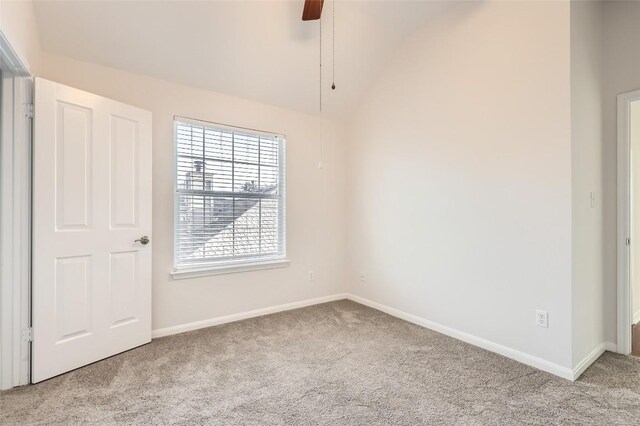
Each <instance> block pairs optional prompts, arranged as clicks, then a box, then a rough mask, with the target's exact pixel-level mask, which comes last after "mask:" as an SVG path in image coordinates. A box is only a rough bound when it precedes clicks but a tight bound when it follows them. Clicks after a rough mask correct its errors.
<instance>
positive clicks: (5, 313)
mask: <svg viewBox="0 0 640 426" xmlns="http://www.w3.org/2000/svg"><path fill="white" fill-rule="evenodd" d="M0 69H1V70H2V79H1V80H0V81H1V84H2V96H0V102H2V108H0V110H1V112H0V115H1V117H0V118H1V119H2V134H0V199H1V201H2V202H1V203H0V204H1V208H0V255H1V258H2V264H1V266H0V348H1V349H0V389H9V388H11V387H14V386H20V385H26V384H28V383H29V382H30V368H31V353H30V348H31V345H30V342H29V327H30V324H31V312H30V305H31V278H30V275H31V263H30V260H31V259H30V258H31V247H30V246H31V118H30V115H31V112H30V109H29V108H28V106H29V105H30V104H31V94H32V80H31V78H30V77H31V76H30V73H29V71H28V70H27V68H26V66H25V65H24V63H23V62H22V61H21V60H20V58H19V57H18V55H17V54H16V52H15V50H13V48H12V47H11V45H10V43H9V41H8V40H7V38H6V37H5V35H4V34H3V33H2V31H0Z"/></svg>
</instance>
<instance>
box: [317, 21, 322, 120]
mask: <svg viewBox="0 0 640 426" xmlns="http://www.w3.org/2000/svg"><path fill="white" fill-rule="evenodd" d="M318 25H320V49H319V51H320V58H319V61H318V62H319V63H320V92H319V93H320V96H319V100H320V113H322V18H320V19H318Z"/></svg>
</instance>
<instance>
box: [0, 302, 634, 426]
mask: <svg viewBox="0 0 640 426" xmlns="http://www.w3.org/2000/svg"><path fill="white" fill-rule="evenodd" d="M0 403H1V406H0V408H1V411H2V414H1V417H0V420H1V423H2V425H10V424H56V425H62V424H86V423H94V424H114V423H126V424H148V425H153V424H220V425H236V424H237V425H259V424H268V425H272V424H274V425H279V424H297V425H318V424H334V425H351V424H354V425H374V424H375V425H377V424H394V425H398V424H403V425H418V424H430V425H433V424H457V425H476V424H492V425H496V424H509V425H512V424H544V425H549V424H562V425H567V424H575V425H591V424H593V425H605V424H607V425H610V424H616V425H638V424H640V359H638V358H634V357H623V356H618V355H614V354H609V353H607V354H605V355H604V356H602V357H601V358H600V359H599V360H598V361H597V362H596V363H595V364H594V365H593V366H592V367H591V368H589V369H588V370H587V371H586V372H585V373H584V375H583V376H582V378H581V379H580V380H579V381H578V382H576V383H570V382H569V381H566V380H563V379H559V378H556V377H554V376H552V375H549V374H546V373H543V372H541V371H538V370H535V369H533V368H530V367H527V366H524V365H522V364H519V363H517V362H515V361H511V360H509V359H507V358H504V357H502V356H499V355H495V354H493V353H490V352H487V351H484V350H482V349H479V348H476V347H474V346H470V345H467V344H465V343H462V342H459V341H457V340H454V339H452V338H449V337H446V336H443V335H441V334H438V333H435V332H432V331H430V330H427V329H424V328H421V327H419V326H416V325H413V324H410V323H407V322H405V321H402V320H399V319H396V318H393V317H391V316H389V315H386V314H384V313H382V312H379V311H376V310H373V309H370V308H367V307H364V306H362V305H359V304H356V303H353V302H350V301H338V302H332V303H327V304H323V305H317V306H312V307H309V308H303V309H298V310H295V311H289V312H283V313H279V314H274V315H270V316H265V317H260V318H254V319H250V320H246V321H241V322H236V323H232V324H226V325H222V326H218V327H212V328H207V329H202V330H198V331H194V332H190V333H185V334H180V335H176V336H170V337H165V338H161V339H157V340H154V341H153V342H152V343H150V344H149V345H146V346H144V347H140V348H138V349H134V350H132V351H129V352H126V353H124V354H121V355H118V356H115V357H112V358H109V359H107V360H104V361H101V362H98V363H95V364H92V365H90V366H87V367H84V368H81V369H78V370H76V371H73V372H71V373H68V374H65V375H62V376H59V377H56V378H53V379H51V380H48V381H46V382H43V383H40V384H37V385H34V386H27V387H22V388H17V389H14V390H10V391H6V392H3V393H2V394H1V395H0Z"/></svg>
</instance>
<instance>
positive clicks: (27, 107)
mask: <svg viewBox="0 0 640 426" xmlns="http://www.w3.org/2000/svg"><path fill="white" fill-rule="evenodd" d="M24 116H25V117H29V118H33V104H24Z"/></svg>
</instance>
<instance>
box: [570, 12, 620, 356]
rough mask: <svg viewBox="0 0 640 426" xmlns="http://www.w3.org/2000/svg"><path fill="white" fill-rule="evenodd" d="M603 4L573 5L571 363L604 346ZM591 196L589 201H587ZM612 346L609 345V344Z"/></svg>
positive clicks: (605, 319)
mask: <svg viewBox="0 0 640 426" xmlns="http://www.w3.org/2000/svg"><path fill="white" fill-rule="evenodd" d="M602 47H603V10H602V3H601V2H597V1H593V2H585V1H572V2H571V140H572V142H571V152H572V200H573V209H572V225H573V228H572V233H573V244H572V250H573V264H572V270H573V290H572V315H573V321H572V322H573V333H572V337H573V363H574V365H576V364H577V363H579V362H580V361H581V360H582V359H583V358H584V357H586V356H587V355H589V354H590V353H591V352H592V351H593V350H594V349H595V348H596V347H598V346H599V345H601V344H602V343H604V342H605V341H606V335H605V324H606V322H607V320H608V318H607V317H606V313H605V303H604V300H603V294H605V292H606V291H607V289H606V287H605V282H604V272H603V270H604V265H603V262H604V250H603V238H604V235H603V231H604V226H603V212H602V209H603V204H602V149H603V147H602V67H603V64H602ZM591 194H593V201H592V200H591ZM611 342H613V340H611Z"/></svg>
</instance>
